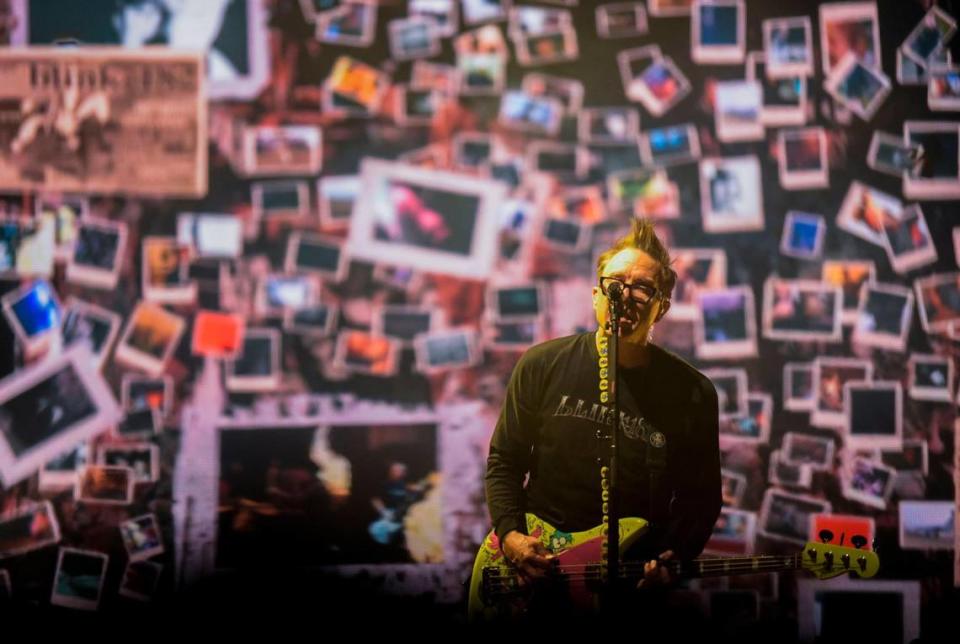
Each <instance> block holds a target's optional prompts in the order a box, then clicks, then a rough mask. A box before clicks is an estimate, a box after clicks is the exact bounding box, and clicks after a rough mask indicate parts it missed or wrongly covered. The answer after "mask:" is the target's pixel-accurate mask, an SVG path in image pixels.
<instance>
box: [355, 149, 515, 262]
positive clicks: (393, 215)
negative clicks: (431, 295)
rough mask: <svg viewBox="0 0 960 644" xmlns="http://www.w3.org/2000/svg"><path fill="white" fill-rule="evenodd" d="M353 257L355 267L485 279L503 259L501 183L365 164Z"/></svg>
mask: <svg viewBox="0 0 960 644" xmlns="http://www.w3.org/2000/svg"><path fill="white" fill-rule="evenodd" d="M361 181H362V186H363V189H362V190H361V192H360V194H359V198H358V201H357V204H356V208H355V211H354V217H353V222H352V224H351V227H350V235H349V238H348V240H347V246H346V251H347V253H348V254H349V256H350V257H351V258H352V259H358V260H367V261H371V262H378V263H390V264H393V265H396V266H406V267H409V268H413V269H419V270H426V271H436V270H437V267H438V266H442V267H443V271H442V272H444V273H446V274H449V275H459V276H461V277H470V278H480V277H483V276H485V275H488V274H489V273H490V271H491V270H492V269H493V264H494V261H495V259H496V245H497V241H498V232H499V221H498V219H497V215H498V212H499V208H500V206H501V204H502V202H503V199H504V198H505V197H506V186H504V185H503V184H502V183H500V182H499V181H495V180H490V179H484V178H479V177H471V176H465V175H463V174H459V173H454V172H447V171H441V170H427V169H422V168H415V167H412V166H409V165H402V164H397V163H391V162H388V161H381V160H376V159H366V160H364V161H363V163H362V164H361Z"/></svg>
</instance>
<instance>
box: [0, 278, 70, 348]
mask: <svg viewBox="0 0 960 644" xmlns="http://www.w3.org/2000/svg"><path fill="white" fill-rule="evenodd" d="M0 305H2V307H3V314H4V316H5V317H6V318H7V322H9V323H10V328H11V329H13V332H14V335H15V336H16V338H17V340H18V341H19V342H20V344H21V346H22V347H23V351H24V354H25V355H26V356H38V355H40V354H41V353H43V352H44V351H46V350H47V349H48V348H49V347H50V346H51V344H52V343H56V341H57V340H58V339H59V335H60V326H61V323H62V321H63V308H62V307H61V305H60V300H59V298H58V297H57V292H56V291H55V290H54V288H53V286H51V285H50V283H49V282H47V281H46V280H42V279H41V280H36V281H33V282H29V283H27V284H25V285H23V286H21V287H20V288H18V289H17V290H15V291H11V292H9V293H7V294H6V295H4V296H3V297H2V298H0Z"/></svg>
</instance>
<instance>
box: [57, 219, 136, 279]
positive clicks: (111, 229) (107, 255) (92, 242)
mask: <svg viewBox="0 0 960 644" xmlns="http://www.w3.org/2000/svg"><path fill="white" fill-rule="evenodd" d="M126 241H127V224H126V223H125V222H122V221H109V220H106V219H93V218H89V219H86V220H84V221H82V222H80V226H79V228H78V230H77V239H76V242H75V243H74V245H73V254H72V255H71V256H70V260H69V261H68V262H67V281H68V282H72V283H74V284H81V285H83V286H89V287H91V288H99V289H108V290H111V289H114V288H116V286H117V281H118V280H119V278H120V264H121V262H122V260H123V252H124V247H125V245H126Z"/></svg>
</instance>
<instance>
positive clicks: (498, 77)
mask: <svg viewBox="0 0 960 644" xmlns="http://www.w3.org/2000/svg"><path fill="white" fill-rule="evenodd" d="M506 67H507V60H506V56H505V55H504V54H502V53H500V52H494V53H463V54H457V78H458V79H459V81H460V85H459V86H458V88H457V93H458V94H460V95H461V96H498V95H500V94H502V93H503V89H504V87H505V85H506V77H507V70H506Z"/></svg>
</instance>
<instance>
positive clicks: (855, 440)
mask: <svg viewBox="0 0 960 644" xmlns="http://www.w3.org/2000/svg"><path fill="white" fill-rule="evenodd" d="M843 406H844V409H845V410H846V411H847V414H846V419H845V420H846V423H845V427H844V431H845V438H846V445H847V447H849V448H850V449H859V448H870V449H874V448H876V449H902V448H903V389H902V386H901V384H900V382H899V381H897V382H892V381H891V382H882V381H870V382H865V381H857V380H851V381H848V382H845V383H844V385H843Z"/></svg>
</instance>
